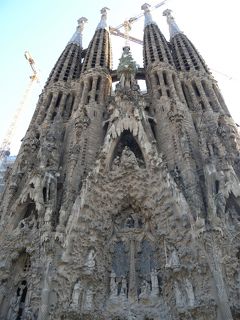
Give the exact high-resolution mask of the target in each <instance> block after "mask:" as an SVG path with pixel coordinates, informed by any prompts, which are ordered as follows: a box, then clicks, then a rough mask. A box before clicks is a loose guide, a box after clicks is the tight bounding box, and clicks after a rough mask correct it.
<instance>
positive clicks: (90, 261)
mask: <svg viewBox="0 0 240 320" xmlns="http://www.w3.org/2000/svg"><path fill="white" fill-rule="evenodd" d="M95 257H96V253H95V250H94V249H91V250H90V251H89V253H88V256H87V259H86V262H85V265H84V266H85V268H86V269H87V271H88V272H90V273H92V272H93V270H94V268H95V265H96V262H95Z"/></svg>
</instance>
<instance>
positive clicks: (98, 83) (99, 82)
mask: <svg viewBox="0 0 240 320" xmlns="http://www.w3.org/2000/svg"><path fill="white" fill-rule="evenodd" d="M100 84H101V77H98V79H97V85H96V90H100Z"/></svg>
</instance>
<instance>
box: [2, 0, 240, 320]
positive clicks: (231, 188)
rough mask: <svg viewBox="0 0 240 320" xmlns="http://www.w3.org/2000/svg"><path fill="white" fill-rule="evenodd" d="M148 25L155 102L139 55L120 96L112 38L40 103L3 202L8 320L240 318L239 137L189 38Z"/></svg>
mask: <svg viewBox="0 0 240 320" xmlns="http://www.w3.org/2000/svg"><path fill="white" fill-rule="evenodd" d="M145 7H146V6H145ZM146 8H148V6H147V7H146ZM146 8H145V9H146ZM146 10H147V9H146ZM103 14H104V19H105V18H106V17H105V15H106V8H104V10H103ZM148 14H149V13H148ZM104 21H105V20H104ZM148 21H149V23H148V24H147V26H146V28H145V31H144V63H145V78H146V82H147V88H148V89H147V93H143V92H141V90H140V88H139V85H138V83H137V80H136V79H135V76H136V73H137V65H136V63H135V62H134V60H133V58H132V55H131V53H130V50H129V48H128V47H125V48H124V52H123V55H122V57H121V59H120V65H119V68H118V72H117V74H118V77H119V82H118V83H117V85H116V89H115V91H114V92H112V93H111V92H110V88H111V75H110V71H109V67H110V61H111V53H110V49H109V48H110V46H109V45H108V44H109V34H108V31H107V30H106V29H105V27H104V29H101V27H99V28H98V30H97V31H96V33H95V35H94V37H93V40H92V42H91V45H90V46H89V48H88V50H87V53H86V57H85V60H84V63H83V65H82V66H81V70H82V71H81V74H80V77H79V78H78V76H79V72H80V65H79V66H77V65H76V59H75V60H74V57H75V58H76V57H77V54H78V56H79V54H81V52H82V49H81V48H77V44H75V43H69V44H68V46H67V47H66V49H65V50H64V52H63V55H62V56H61V57H60V60H59V61H58V63H57V64H56V66H55V68H54V70H53V72H52V74H51V76H50V78H49V81H48V83H47V85H46V87H45V89H44V91H43V93H42V94H41V96H40V99H39V103H38V105H37V108H36V112H35V114H34V116H33V119H32V122H31V124H30V126H29V129H28V131H27V133H26V136H25V138H24V139H23V144H22V147H21V149H20V152H19V155H18V157H17V159H16V161H15V164H14V166H13V168H12V169H11V172H9V174H8V176H7V177H6V186H5V191H4V192H3V193H2V198H1V212H0V213H1V223H0V243H1V250H0V319H1V320H16V319H17V320H20V319H25V320H27V319H28V320H30V319H31V320H34V319H35V320H47V319H49V320H50V319H52V320H53V319H54V320H64V319H66V320H70V319H72V320H73V319H91V320H92V319H96V320H101V319H102V320H103V319H106V320H110V319H111V320H117V319H118V320H123V319H136V320H160V319H164V320H169V319H172V320H178V319H184V320H187V319H189V320H190V319H196V320H206V319H207V320H216V319H217V320H226V319H229V320H230V319H239V317H240V311H239V310H240V304H239V296H240V246H239V240H240V236H239V233H240V182H239V178H240V167H239V164H240V160H239V159H240V158H239V154H240V149H239V147H240V138H239V135H238V133H237V128H236V126H235V124H234V123H233V121H232V119H231V117H230V116H229V114H228V112H227V110H226V106H225V105H224V101H223V99H222V98H221V95H220V92H219V89H218V88H217V85H216V83H215V81H214V79H213V78H212V77H211V75H210V74H209V73H208V70H207V69H206V66H205V64H204V62H203V61H202V60H201V59H202V58H201V57H200V56H199V54H198V53H197V52H196V50H195V49H194V47H193V45H192V44H191V43H190V42H189V40H188V39H187V37H186V36H185V35H183V34H182V33H177V34H176V35H175V36H174V37H173V38H172V39H171V43H172V46H171V50H170V49H169V45H168V43H167V41H166V40H165V38H164V36H163V35H162V34H161V32H160V31H159V29H158V27H157V25H156V24H155V23H154V25H151V20H148ZM100 26H101V25H100ZM180 47H181V48H182V51H179V50H180ZM179 54H180V56H179ZM184 55H185V58H186V61H185V59H183V58H184V57H183V56H184ZM192 55H193V56H192ZM194 58H195V60H194ZM189 59H191V61H190V60H189ZM71 61H72V63H71ZM73 61H74V62H73ZM79 61H80V59H79ZM194 61H195V62H194ZM173 62H175V64H174V63H173ZM188 67H189V68H188ZM77 75H78V76H77ZM69 77H70V78H69ZM54 79H55V80H54Z"/></svg>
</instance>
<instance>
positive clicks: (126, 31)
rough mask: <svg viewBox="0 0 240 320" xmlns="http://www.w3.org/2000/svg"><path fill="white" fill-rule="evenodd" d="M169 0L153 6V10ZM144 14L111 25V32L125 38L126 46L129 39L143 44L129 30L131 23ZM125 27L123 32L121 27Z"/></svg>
mask: <svg viewBox="0 0 240 320" xmlns="http://www.w3.org/2000/svg"><path fill="white" fill-rule="evenodd" d="M167 1H168V0H163V1H161V2H159V3H158V4H156V5H155V6H153V7H152V10H154V9H157V8H159V7H161V6H163V5H164V4H165V3H166V2H167ZM142 16H144V13H139V14H138V15H136V16H134V17H131V18H130V19H128V20H125V21H124V22H123V23H121V24H120V25H118V26H117V27H115V28H114V27H110V28H109V30H110V33H111V34H112V35H114V36H118V37H121V38H124V39H125V46H129V41H133V42H135V43H138V44H141V45H143V41H142V40H140V39H137V38H134V37H131V36H130V35H129V32H130V31H131V25H132V24H133V23H134V22H136V21H137V20H138V19H139V18H141V17H142ZM121 28H124V32H121V31H120V30H119V29H121Z"/></svg>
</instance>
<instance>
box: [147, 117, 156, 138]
mask: <svg viewBox="0 0 240 320" xmlns="http://www.w3.org/2000/svg"><path fill="white" fill-rule="evenodd" d="M148 121H149V124H150V126H151V129H152V133H153V136H154V139H155V140H156V129H155V123H154V121H153V119H151V118H149V119H148Z"/></svg>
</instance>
